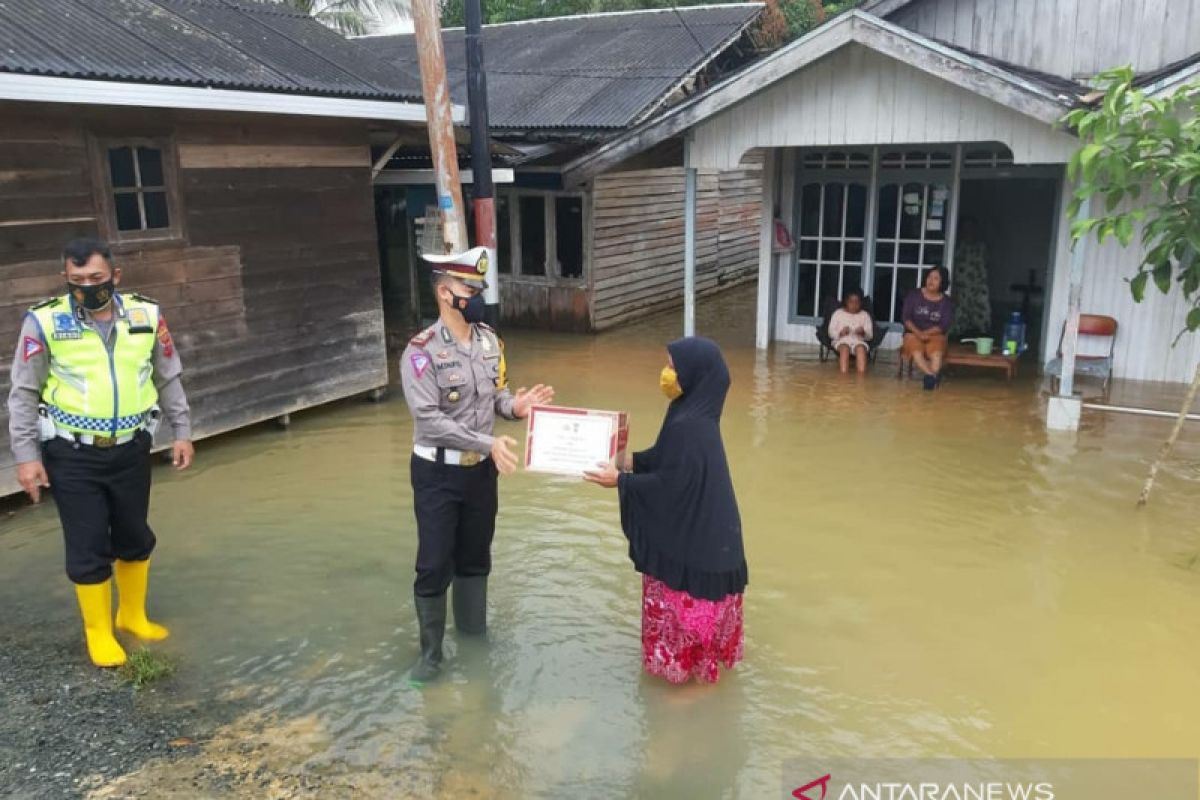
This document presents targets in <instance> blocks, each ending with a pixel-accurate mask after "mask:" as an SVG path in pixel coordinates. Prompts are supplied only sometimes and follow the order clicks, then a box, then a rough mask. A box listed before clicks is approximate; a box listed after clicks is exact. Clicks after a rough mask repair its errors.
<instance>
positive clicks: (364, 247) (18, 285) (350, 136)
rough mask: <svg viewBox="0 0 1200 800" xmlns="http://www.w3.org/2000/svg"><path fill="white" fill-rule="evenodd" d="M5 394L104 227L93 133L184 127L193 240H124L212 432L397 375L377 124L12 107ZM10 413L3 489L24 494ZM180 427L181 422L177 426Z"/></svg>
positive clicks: (129, 283) (4, 201)
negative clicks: (46, 309)
mask: <svg viewBox="0 0 1200 800" xmlns="http://www.w3.org/2000/svg"><path fill="white" fill-rule="evenodd" d="M0 115H2V116H3V117H4V120H5V124H4V126H3V127H2V128H0V394H2V395H3V396H4V397H7V394H8V389H9V379H8V376H9V367H10V364H11V359H12V354H13V352H14V350H15V344H14V343H15V341H16V336H17V331H18V330H19V327H20V322H21V318H22V316H23V310H24V309H25V308H26V307H27V306H28V305H29V304H31V303H32V302H34V301H36V300H38V299H40V298H43V297H46V296H48V295H51V294H56V293H59V292H61V291H62V280H61V277H60V275H59V273H60V272H61V269H62V267H61V263H60V262H59V253H60V251H61V248H62V245H63V242H64V241H65V240H66V239H67V238H70V237H71V236H80V235H91V236H96V235H100V231H101V229H102V227H101V226H100V224H99V223H98V220H97V211H96V204H95V199H94V198H95V195H94V193H93V185H92V181H93V178H92V175H93V172H92V165H91V164H89V154H88V153H89V151H88V135H89V134H91V133H97V132H102V133H103V135H105V136H139V135H142V133H143V131H144V130H147V129H153V133H154V134H155V135H157V136H163V135H167V136H170V137H172V140H173V143H174V145H175V147H176V148H177V153H178V154H179V157H180V170H179V174H178V186H179V192H180V204H181V208H182V211H183V230H184V237H185V238H183V239H182V240H174V241H171V242H156V243H154V244H153V246H150V245H146V246H142V247H139V246H136V245H130V244H124V245H120V246H118V247H117V248H115V252H116V258H117V263H118V266H120V267H121V268H122V271H123V281H122V288H123V289H125V290H127V291H139V292H144V293H145V294H147V295H149V296H151V297H154V298H155V299H157V300H158V301H159V302H160V303H161V304H162V306H163V309H164V313H165V316H166V318H167V320H168V322H169V324H170V326H171V330H172V333H173V335H174V338H175V341H176V343H177V346H178V347H179V351H180V354H181V356H182V358H183V363H184V385H185V387H186V389H187V392H188V398H189V400H190V402H191V405H192V412H193V425H194V428H195V435H196V437H197V438H202V437H205V436H211V435H214V434H217V433H221V432H224V431H228V430H232V429H234V428H238V427H241V426H244V425H249V424H253V423H255V422H260V421H262V420H265V419H270V418H273V417H276V416H279V415H281V414H284V413H289V412H291V411H296V410H299V409H302V408H306V407H310V406H313V405H318V404H320V403H325V402H328V401H331V400H335V399H338V398H342V397H346V396H350V395H354V394H357V393H361V392H365V391H368V390H370V389H373V388H375V387H379V386H383V385H385V384H386V383H387V365H386V354H385V345H384V327H383V313H382V307H381V298H380V275H379V266H378V252H377V245H376V231H375V211H374V204H373V199H372V189H371V178H370V159H369V148H368V145H367V128H366V126H365V124H363V123H359V122H342V121H333V122H331V121H328V120H316V121H297V120H294V119H287V120H277V119H273V118H270V117H266V116H251V115H217V114H202V113H187V114H184V113H172V112H149V111H146V112H142V111H131V110H127V109H120V110H117V109H98V110H91V111H85V110H79V109H76V110H72V111H70V112H67V111H65V110H62V109H61V108H56V107H52V106H46V107H40V106H36V105H29V104H15V103H9V104H2V105H0ZM7 423H8V417H7V408H6V407H5V408H4V409H3V410H0V494H7V493H9V492H12V491H15V490H16V484H15V480H14V475H13V473H14V470H13V469H12V454H11V453H10V452H9V447H8V444H9V441H8V424H7ZM163 433H165V431H164V432H163Z"/></svg>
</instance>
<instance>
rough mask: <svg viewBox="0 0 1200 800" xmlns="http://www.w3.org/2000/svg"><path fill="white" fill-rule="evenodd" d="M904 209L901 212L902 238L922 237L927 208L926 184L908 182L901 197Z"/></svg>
mask: <svg viewBox="0 0 1200 800" xmlns="http://www.w3.org/2000/svg"><path fill="white" fill-rule="evenodd" d="M900 199H901V203H902V204H903V209H902V212H903V213H901V214H900V238H901V239H920V238H921V233H922V231H921V226H922V221H921V220H922V216H923V214H922V212H924V210H925V184H923V183H906V184H904V193H903V196H902V197H901V198H900Z"/></svg>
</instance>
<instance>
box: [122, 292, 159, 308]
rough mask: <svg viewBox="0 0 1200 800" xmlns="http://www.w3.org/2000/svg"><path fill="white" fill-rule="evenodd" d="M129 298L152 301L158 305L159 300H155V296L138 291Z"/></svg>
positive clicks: (145, 301)
mask: <svg viewBox="0 0 1200 800" xmlns="http://www.w3.org/2000/svg"><path fill="white" fill-rule="evenodd" d="M129 299H130V300H137V301H138V302H139V303H151V304H153V305H158V301H157V300H155V299H154V298H153V297H146V295H144V294H138V293H137V292H134V293H133V294H131V295H129Z"/></svg>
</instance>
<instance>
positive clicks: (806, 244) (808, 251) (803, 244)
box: [800, 239, 817, 261]
mask: <svg viewBox="0 0 1200 800" xmlns="http://www.w3.org/2000/svg"><path fill="white" fill-rule="evenodd" d="M800 258H802V259H804V260H806V261H816V260H817V240H816V239H801V240H800Z"/></svg>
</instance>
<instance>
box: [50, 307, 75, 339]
mask: <svg viewBox="0 0 1200 800" xmlns="http://www.w3.org/2000/svg"><path fill="white" fill-rule="evenodd" d="M50 336H51V338H53V339H58V340H62V339H80V338H82V337H83V328H81V327H80V325H79V320H77V319H75V315H74V314H71V313H68V312H66V311H58V312H55V314H54V332H53V333H52V334H50Z"/></svg>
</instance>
